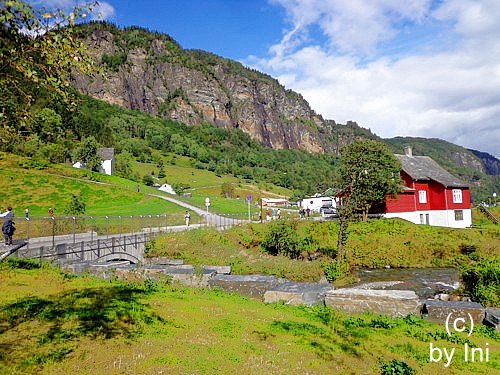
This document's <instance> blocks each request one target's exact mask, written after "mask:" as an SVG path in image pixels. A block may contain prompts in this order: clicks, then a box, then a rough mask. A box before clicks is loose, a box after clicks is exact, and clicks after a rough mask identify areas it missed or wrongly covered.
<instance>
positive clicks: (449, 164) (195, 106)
mask: <svg viewBox="0 0 500 375" xmlns="http://www.w3.org/2000/svg"><path fill="white" fill-rule="evenodd" d="M79 33H80V37H81V38H82V39H83V40H84V42H85V44H86V45H87V46H88V50H89V52H90V54H91V55H92V56H93V57H94V58H95V60H96V62H97V64H98V65H99V66H101V67H103V69H104V74H103V76H101V77H98V78H96V79H93V80H89V79H87V78H84V77H82V76H80V75H78V74H75V75H74V76H73V85H74V86H75V87H76V88H78V89H79V90H80V91H81V92H83V93H85V94H87V95H90V96H92V97H94V98H97V99H101V100H104V101H107V102H109V103H112V104H117V105H119V106H121V107H125V108H128V109H134V110H140V111H142V112H145V113H148V114H151V115H154V116H158V117H161V118H164V119H171V120H176V121H179V122H182V123H185V124H187V125H199V124H205V123H208V124H211V125H214V126H216V127H218V128H224V129H228V130H230V129H240V130H242V131H243V132H244V133H247V134H248V135H249V136H250V137H251V138H252V139H253V140H255V141H257V142H258V143H260V144H262V145H264V146H268V147H271V148H274V149H300V150H304V151H308V152H312V153H325V152H326V153H333V154H338V152H339V150H340V149H341V148H342V147H343V146H345V145H347V144H350V143H352V142H353V141H354V140H356V139H359V138H370V139H378V140H381V141H384V142H386V143H387V144H388V145H389V146H390V147H391V148H392V149H393V150H394V152H397V153H402V152H403V147H404V145H406V144H410V145H411V146H413V150H414V153H415V154H417V155H428V156H431V157H432V158H433V159H435V160H436V161H437V162H438V163H440V164H441V165H443V166H444V167H446V168H447V169H448V170H450V171H451V172H452V173H454V174H456V175H458V176H460V177H461V178H463V179H464V180H466V181H469V182H471V183H472V184H479V185H481V182H482V180H484V175H485V174H493V175H495V174H497V173H498V165H499V163H500V162H499V161H498V160H497V159H495V158H493V157H490V158H487V157H485V155H483V154H482V153H478V152H476V153H474V152H472V151H469V150H466V149H465V148H463V147H460V146H456V145H453V144H451V143H449V142H445V141H442V140H438V139H425V138H402V137H397V138H393V139H381V138H379V137H378V136H376V135H375V134H373V133H372V132H371V131H370V130H368V129H365V128H363V127H360V126H359V125H358V124H356V123H355V122H348V123H347V124H345V125H342V124H337V123H335V121H333V120H324V119H323V118H322V116H321V115H319V114H317V113H315V112H314V111H313V110H312V109H311V107H310V106H309V104H308V103H307V102H306V101H305V100H304V98H303V97H302V96H301V95H300V94H298V93H295V92H294V91H291V90H287V89H285V88H284V87H283V86H282V85H281V84H280V83H279V82H278V81H277V80H276V79H274V78H272V77H270V76H268V75H266V74H263V73H260V72H258V71H255V70H252V69H249V68H246V67H244V66H243V65H242V64H240V63H238V62H235V61H232V60H229V59H225V58H222V57H219V56H216V55H214V54H211V53H208V52H204V51H199V50H185V49H183V48H182V47H181V46H180V45H179V44H178V43H177V42H176V41H175V40H173V39H172V38H171V37H169V36H168V35H165V34H159V33H154V32H150V31H147V30H144V29H141V28H137V27H132V28H126V29H121V28H118V27H116V26H114V25H110V24H108V23H101V22H98V23H88V24H83V25H80V30H79ZM483 185H484V183H483ZM486 185H487V186H488V188H489V187H491V186H492V185H493V186H494V185H496V183H489V182H488V183H486Z"/></svg>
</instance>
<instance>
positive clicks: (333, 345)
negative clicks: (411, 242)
mask: <svg viewBox="0 0 500 375" xmlns="http://www.w3.org/2000/svg"><path fill="white" fill-rule="evenodd" d="M0 282H1V284H2V288H1V290H0V301H1V302H0V372H1V373H10V374H14V373H19V374H21V373H82V372H85V373H93V372H95V373H102V372H103V371H104V372H106V373H124V372H127V373H136V374H138V373H157V372H161V371H163V372H164V373H169V374H185V373H241V372H248V373H309V374H324V373H371V374H377V373H378V374H391V373H406V374H410V373H437V372H439V371H442V368H443V363H442V362H441V363H429V342H433V343H434V344H435V345H436V346H440V347H447V348H450V349H451V348H452V347H453V348H456V354H455V356H454V358H453V361H452V363H451V365H450V367H449V368H448V370H449V371H451V372H452V373H454V374H470V373H473V372H474V373H476V372H477V373H493V372H495V371H498V370H499V369H500V357H499V353H500V341H499V340H500V339H499V337H498V333H497V332H495V331H493V330H491V329H487V328H485V327H475V331H474V334H473V335H472V336H471V337H467V335H466V334H465V333H463V334H459V333H453V335H452V336H451V337H449V336H448V335H447V334H446V332H445V329H444V327H443V326H441V325H436V324H432V323H428V322H425V321H423V320H422V319H420V318H417V317H412V316H410V317H408V318H405V319H402V318H399V319H391V318H387V317H383V316H376V315H373V314H359V315H351V316H348V315H344V314H343V313H340V312H338V311H335V310H332V309H329V308H326V307H293V306H287V305H283V304H269V305H266V304H263V303H262V302H260V301H257V300H252V299H247V298H243V297H240V296H238V295H231V294H226V293H221V292H219V291H217V290H205V289H188V288H183V287H179V286H176V285H170V284H169V283H168V282H167V281H164V282H153V281H148V282H143V283H125V282H119V281H114V280H99V279H96V278H93V277H90V276H86V275H83V276H73V275H66V274H64V273H61V272H60V271H58V270H57V269H55V268H52V267H50V266H48V265H45V264H39V263H34V262H30V261H21V260H9V261H8V262H6V263H5V262H4V263H2V264H1V265H0ZM465 343H467V344H468V345H469V346H470V347H473V346H474V347H483V348H484V347H485V346H486V343H488V346H489V350H490V357H489V361H488V362H484V361H483V362H479V361H477V362H475V363H471V362H465V360H464V355H463V346H464V344H465ZM402 369H403V370H404V371H406V372H396V371H402Z"/></svg>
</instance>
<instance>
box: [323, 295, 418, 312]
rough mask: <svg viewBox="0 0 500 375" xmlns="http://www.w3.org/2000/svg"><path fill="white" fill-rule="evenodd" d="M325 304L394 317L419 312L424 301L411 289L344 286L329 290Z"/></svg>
mask: <svg viewBox="0 0 500 375" xmlns="http://www.w3.org/2000/svg"><path fill="white" fill-rule="evenodd" d="M325 305H327V306H330V307H332V308H334V309H339V310H343V311H345V312H347V313H349V314H354V313H361V312H366V311H370V312H373V313H375V314H382V315H389V316H392V317H398V316H407V315H411V314H419V313H420V310H421V308H422V303H421V302H420V301H419V298H418V296H417V294H416V293H415V292H414V291H411V290H370V289H368V290H366V289H356V288H343V289H337V290H332V291H329V292H328V293H327V294H326V296H325Z"/></svg>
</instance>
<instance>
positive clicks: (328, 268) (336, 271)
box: [323, 260, 351, 283]
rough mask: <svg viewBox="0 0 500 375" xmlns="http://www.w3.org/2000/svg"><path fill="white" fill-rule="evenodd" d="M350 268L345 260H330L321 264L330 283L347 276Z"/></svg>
mask: <svg viewBox="0 0 500 375" xmlns="http://www.w3.org/2000/svg"><path fill="white" fill-rule="evenodd" d="M350 269H351V268H350V265H349V263H348V262H346V261H345V260H332V261H331V262H330V263H325V264H323V272H324V274H325V277H326V279H327V280H328V282H330V283H331V282H334V281H335V280H338V279H341V278H343V277H345V276H347V275H348V274H349V272H350Z"/></svg>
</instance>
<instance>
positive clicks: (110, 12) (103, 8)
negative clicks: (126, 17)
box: [92, 1, 115, 20]
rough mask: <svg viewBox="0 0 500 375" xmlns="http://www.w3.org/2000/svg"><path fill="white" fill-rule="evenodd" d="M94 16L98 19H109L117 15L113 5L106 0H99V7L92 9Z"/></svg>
mask: <svg viewBox="0 0 500 375" xmlns="http://www.w3.org/2000/svg"><path fill="white" fill-rule="evenodd" d="M92 13H93V17H94V19H96V20H107V19H110V18H112V17H113V16H114V15H115V9H114V8H113V6H112V5H111V4H109V3H107V2H105V1H99V3H98V4H97V7H96V8H95V9H93V11H92Z"/></svg>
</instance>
